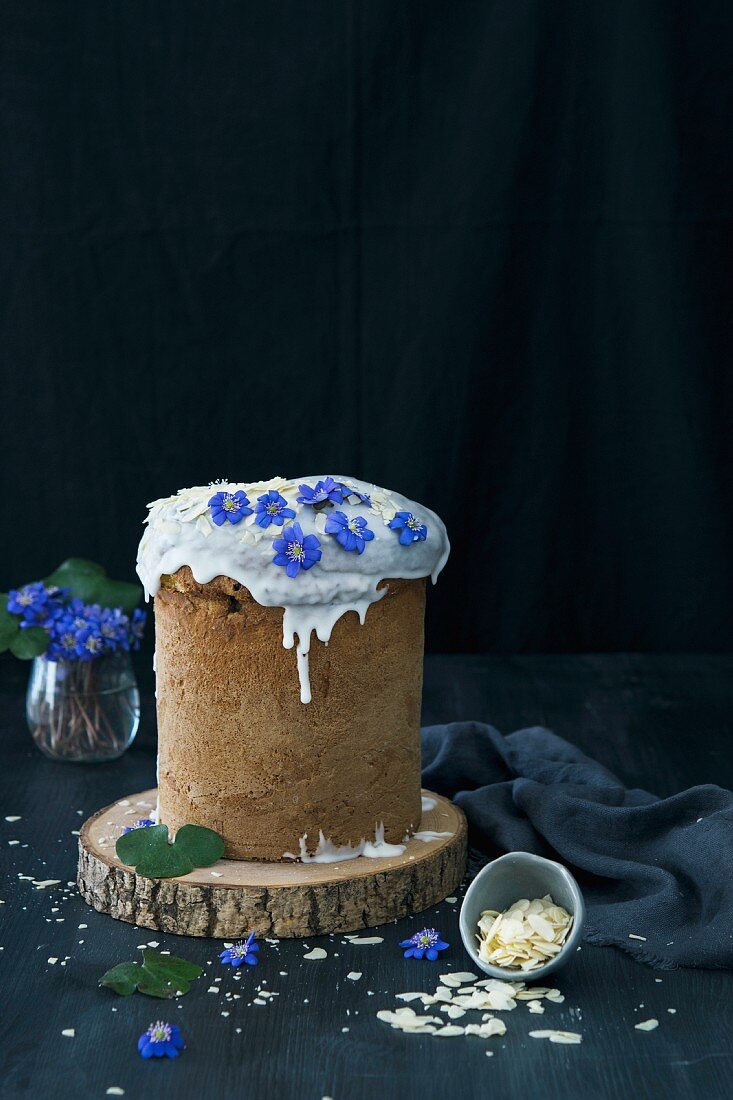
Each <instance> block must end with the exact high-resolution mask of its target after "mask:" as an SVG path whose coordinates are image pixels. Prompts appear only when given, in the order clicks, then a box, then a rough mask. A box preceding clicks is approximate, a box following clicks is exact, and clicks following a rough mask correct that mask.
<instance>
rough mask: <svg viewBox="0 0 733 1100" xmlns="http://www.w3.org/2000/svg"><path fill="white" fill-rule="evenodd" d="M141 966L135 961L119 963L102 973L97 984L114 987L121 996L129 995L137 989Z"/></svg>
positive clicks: (109, 987)
mask: <svg viewBox="0 0 733 1100" xmlns="http://www.w3.org/2000/svg"><path fill="white" fill-rule="evenodd" d="M140 974H141V967H140V966H138V964H137V963H133V962H129V963H119V964H118V965H117V966H113V967H112V969H111V970H108V971H107V972H106V974H103V975H102V977H101V978H100V979H99V984H100V985H104V986H106V987H107V988H108V989H114V991H115V993H119V994H120V996H121V997H129V996H130V994H131V993H134V992H135V990H136V989H137V983H138V979H139V977H140Z"/></svg>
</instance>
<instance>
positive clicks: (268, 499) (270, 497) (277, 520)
mask: <svg viewBox="0 0 733 1100" xmlns="http://www.w3.org/2000/svg"><path fill="white" fill-rule="evenodd" d="M255 515H256V518H255V523H256V524H257V526H258V527H262V528H263V529H265V528H267V527H269V526H270V524H271V523H274V524H275V526H276V527H282V525H283V523H284V522H285V520H286V519H295V512H294V511H293V509H292V508H288V502H287V500H286V499H285V497H284V496H282V495H281V494H280V493H277V492H275V490H274V489H270V490H268V492H266V493H263V494H262V496H261V497H257V503H256V504H255Z"/></svg>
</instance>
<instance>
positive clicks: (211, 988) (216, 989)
mask: <svg viewBox="0 0 733 1100" xmlns="http://www.w3.org/2000/svg"><path fill="white" fill-rule="evenodd" d="M206 992H207V993H218V992H219V987H218V985H210V986H209V988H208V989H207V990H206Z"/></svg>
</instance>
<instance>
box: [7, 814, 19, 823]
mask: <svg viewBox="0 0 733 1100" xmlns="http://www.w3.org/2000/svg"><path fill="white" fill-rule="evenodd" d="M5 820H6V821H9V822H10V824H11V825H12V824H13V822H14V821H20V816H19V815H18V814H9V815H8V816H7V817H6V818H5Z"/></svg>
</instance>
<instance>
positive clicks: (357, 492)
mask: <svg viewBox="0 0 733 1100" xmlns="http://www.w3.org/2000/svg"><path fill="white" fill-rule="evenodd" d="M341 489H342V491H343V494H344V496H345V497H357V498H358V499H359V500H360V501H361V503H362V504H366V506H367V508H371V506H372V498H371V496H370V495H369V493H362V491H361V489H354V488H353V486H351V485H346V484H345V483H344V482H342V483H341Z"/></svg>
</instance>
